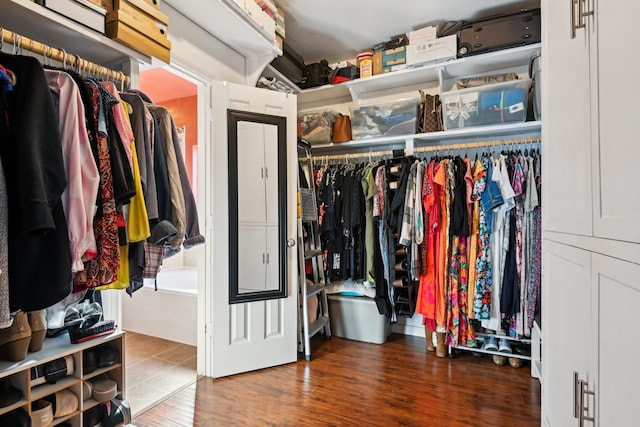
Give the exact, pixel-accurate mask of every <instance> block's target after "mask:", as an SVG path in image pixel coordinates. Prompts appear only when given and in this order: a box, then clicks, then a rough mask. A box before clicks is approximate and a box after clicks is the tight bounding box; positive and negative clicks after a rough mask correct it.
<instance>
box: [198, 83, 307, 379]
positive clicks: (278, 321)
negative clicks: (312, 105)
mask: <svg viewBox="0 0 640 427" xmlns="http://www.w3.org/2000/svg"><path fill="white" fill-rule="evenodd" d="M228 109H231V110H240V111H244V112H250V113H261V114H267V115H270V116H279V117H286V162H285V165H286V176H282V175H281V174H279V173H278V172H279V171H280V169H279V168H278V167H276V168H275V169H276V170H269V171H267V173H268V176H269V178H270V179H280V180H284V181H286V192H285V193H284V194H283V197H285V198H286V209H285V212H281V211H282V206H283V205H279V206H280V208H278V212H277V215H275V216H276V217H282V218H283V219H284V221H286V234H285V236H286V239H284V240H285V241H284V242H283V241H282V239H281V238H280V236H281V235H279V234H278V233H272V232H269V233H268V235H266V234H265V235H263V237H262V239H256V240H257V241H260V240H261V241H262V243H259V244H260V245H261V246H263V247H264V251H265V254H266V255H267V256H266V260H265V261H266V262H269V261H271V262H272V263H273V262H274V260H275V262H276V263H278V266H281V265H282V263H286V266H287V268H286V271H285V273H284V277H283V279H284V280H285V281H286V289H287V296H286V297H285V298H276V299H267V300H260V301H252V302H242V303H233V304H230V302H229V296H230V290H229V285H230V252H231V251H230V246H232V245H233V244H235V243H234V242H232V241H230V238H229V224H230V213H229V206H230V203H229V198H230V196H231V195H230V194H229V176H230V170H229V167H228V162H229V150H228V140H227V122H228V121H227V110H228ZM269 129H271V127H269V126H268V127H266V128H265V132H264V134H265V141H267V140H269V135H268V134H269V133H270V131H269ZM212 135H213V141H212V150H211V151H212V158H211V159H210V163H209V164H210V165H212V171H210V173H209V177H208V179H210V184H211V188H212V192H213V197H212V198H211V199H210V203H208V206H207V211H208V212H209V214H208V217H209V218H210V219H211V220H212V222H211V223H212V225H213V226H212V229H211V230H209V237H210V239H211V240H210V241H211V242H213V245H212V246H213V248H212V253H210V254H207V256H208V257H209V258H208V259H209V261H210V262H209V263H208V265H207V268H206V270H207V271H206V277H207V279H206V280H207V283H210V284H211V286H212V292H211V294H210V295H208V303H209V304H210V308H211V309H210V310H208V311H207V312H208V313H209V318H208V324H207V340H206V341H207V343H206V345H207V346H208V350H209V351H207V354H210V355H211V356H212V357H211V358H210V360H207V361H206V374H207V375H209V376H212V377H222V376H227V375H233V374H237V373H241V372H247V371H252V370H256V369H262V368H267V367H271V366H276V365H281V364H285V363H290V362H295V361H296V360H297V282H296V277H297V262H296V259H297V258H296V256H297V249H296V248H295V247H288V246H287V241H291V240H293V242H295V241H296V182H297V181H296V180H297V173H298V170H297V152H296V99H295V96H292V95H287V94H283V93H280V92H273V91H269V90H265V89H257V88H252V87H248V86H242V85H236V84H231V83H226V82H225V83H223V82H213V83H212ZM270 144H271V143H270V142H265V147H266V150H267V151H268V154H267V155H266V156H264V157H266V158H269V157H270V156H271V154H272V153H271V150H273V148H272V146H270ZM254 163H255V162H254ZM276 165H278V163H277V162H276ZM244 166H246V165H244V164H242V163H241V159H238V170H239V171H240V172H239V173H243V171H244ZM254 166H255V165H254ZM270 169H271V168H270ZM231 173H235V171H231ZM278 177H279V178H278ZM270 188H271V184H270V183H267V184H264V185H263V186H262V188H260V189H256V190H255V191H256V194H258V193H259V194H258V195H257V196H256V197H255V198H254V199H253V203H254V204H255V203H256V202H258V203H261V204H262V205H263V206H262V209H267V208H266V207H271V206H278V205H275V204H272V202H273V201H270V200H264V199H265V198H266V199H269V198H272V197H274V196H275V197H278V191H268V190H269V189H270ZM274 193H275V194H274ZM265 195H266V196H265ZM245 196H247V195H246V194H244V195H242V196H239V197H238V202H239V205H241V204H242V203H244V205H245V206H246V204H247V203H248V204H250V205H251V197H248V198H247V197H245ZM243 199H244V202H242V203H241V202H240V200H243ZM238 209H250V207H249V208H247V207H245V208H241V207H240V206H239V207H238ZM270 211H271V208H269V209H268V211H267V212H270ZM239 213H240V212H239ZM242 215H243V217H244V218H251V219H253V220H256V219H257V218H263V216H262V214H261V215H254V214H253V213H251V212H243V213H242ZM273 216H274V214H273V213H269V214H268V215H267V214H264V218H266V219H267V220H268V222H270V220H271V218H272V217H273ZM267 217H268V218H267ZM276 224H277V223H276ZM265 233H266V228H265ZM272 234H276V237H278V238H277V239H276V240H278V243H277V244H276V246H277V247H273V245H271V244H270V243H265V240H269V239H270V238H271V235H272ZM283 245H284V246H283ZM262 250H263V249H262V248H260V251H262ZM256 251H257V249H256ZM254 252H255V251H254ZM271 252H275V253H271ZM279 254H283V255H282V256H279ZM238 255H239V257H241V256H242V254H240V253H239V254H238ZM254 256H255V255H254ZM256 257H257V256H256ZM259 268H260V269H261V271H263V272H264V274H263V276H264V277H265V280H266V281H269V277H278V276H279V275H280V274H277V273H276V274H274V273H273V272H272V269H271V268H267V267H266V266H265V265H263V264H261V265H260V267H259ZM245 273H246V272H245ZM238 276H239V277H240V276H243V277H244V276H249V277H250V276H251V274H248V275H246V274H244V273H241V272H239V274H238ZM241 280H243V279H239V281H241ZM255 280H259V279H255ZM239 286H242V284H239Z"/></svg>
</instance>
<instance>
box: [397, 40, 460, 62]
mask: <svg viewBox="0 0 640 427" xmlns="http://www.w3.org/2000/svg"><path fill="white" fill-rule="evenodd" d="M457 51H458V36H457V35H455V34H454V35H451V36H447V37H441V38H439V39H435V40H427V41H421V42H417V43H415V44H414V42H413V41H412V42H411V44H409V45H408V46H407V66H409V67H410V68H415V67H420V66H422V65H425V64H429V63H433V62H443V61H449V60H451V59H456V55H457Z"/></svg>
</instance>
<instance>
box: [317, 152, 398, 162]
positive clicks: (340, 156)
mask: <svg viewBox="0 0 640 427" xmlns="http://www.w3.org/2000/svg"><path fill="white" fill-rule="evenodd" d="M385 156H393V151H391V150H386V151H370V152H362V153H346V154H333V155H326V156H322V155H320V156H312V157H313V161H314V162H316V163H323V162H328V161H330V160H344V161H347V162H348V161H349V160H351V159H354V160H355V159H361V158H363V157H366V158H368V159H369V160H372V159H376V160H377V159H379V158H381V157H385Z"/></svg>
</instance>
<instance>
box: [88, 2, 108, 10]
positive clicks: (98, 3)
mask: <svg viewBox="0 0 640 427" xmlns="http://www.w3.org/2000/svg"><path fill="white" fill-rule="evenodd" d="M89 1H90V2H91V3H93V4H95V5H96V6H99V7H101V8H103V9H105V10H106V11H107V12H109V11H110V10H113V0H89Z"/></svg>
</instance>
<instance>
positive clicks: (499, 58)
mask: <svg viewBox="0 0 640 427" xmlns="http://www.w3.org/2000/svg"><path fill="white" fill-rule="evenodd" d="M540 47H541V44H540V43H536V44H531V45H527V46H519V47H515V48H511V49H503V50H499V51H496V52H490V53H485V54H482V55H474V56H469V57H465V58H460V59H455V60H452V61H448V62H442V63H435V64H427V65H425V66H423V67H418V68H407V69H406V70H401V71H395V72H392V73H387V74H379V75H376V76H372V77H368V78H365V79H357V80H351V81H348V82H344V83H342V84H343V85H345V86H346V87H348V88H349V90H350V91H351V95H352V97H353V100H354V102H358V100H359V99H361V98H363V97H364V95H367V96H368V97H371V95H372V94H375V93H376V92H382V91H385V90H397V89H398V88H402V87H408V86H416V85H420V84H424V83H426V82H430V81H439V79H440V73H443V75H444V77H445V78H457V77H463V76H468V75H472V74H482V73H486V72H490V71H494V70H500V69H504V68H512V67H518V66H522V65H523V64H528V63H529V58H530V57H531V54H532V53H533V52H534V51H535V50H536V49H540Z"/></svg>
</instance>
